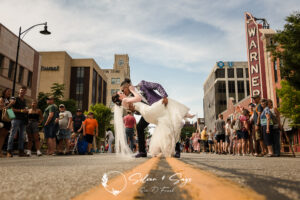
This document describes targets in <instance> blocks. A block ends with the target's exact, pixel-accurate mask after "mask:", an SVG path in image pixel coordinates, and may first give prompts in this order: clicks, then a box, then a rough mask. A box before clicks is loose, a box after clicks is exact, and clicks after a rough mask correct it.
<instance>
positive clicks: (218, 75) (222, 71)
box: [216, 69, 225, 78]
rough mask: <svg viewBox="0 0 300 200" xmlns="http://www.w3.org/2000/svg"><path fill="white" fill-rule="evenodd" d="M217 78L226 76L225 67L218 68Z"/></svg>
mask: <svg viewBox="0 0 300 200" xmlns="http://www.w3.org/2000/svg"><path fill="white" fill-rule="evenodd" d="M216 78H225V69H217V71H216Z"/></svg>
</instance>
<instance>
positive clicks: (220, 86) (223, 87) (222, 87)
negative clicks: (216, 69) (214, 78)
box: [217, 81, 226, 93]
mask: <svg viewBox="0 0 300 200" xmlns="http://www.w3.org/2000/svg"><path fill="white" fill-rule="evenodd" d="M217 89H218V93H226V84H225V81H220V82H218V84H217Z"/></svg>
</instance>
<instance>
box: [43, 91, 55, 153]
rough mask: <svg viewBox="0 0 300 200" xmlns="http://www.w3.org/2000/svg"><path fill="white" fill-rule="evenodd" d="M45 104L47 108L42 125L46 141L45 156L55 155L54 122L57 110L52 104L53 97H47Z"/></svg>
mask: <svg viewBox="0 0 300 200" xmlns="http://www.w3.org/2000/svg"><path fill="white" fill-rule="evenodd" d="M47 104H48V107H47V108H46V109H45V111H44V114H43V118H44V121H43V125H44V132H45V138H46V140H47V146H48V148H47V155H56V154H55V149H56V125H55V121H56V118H57V117H58V108H57V106H56V105H55V104H54V97H53V96H49V97H47Z"/></svg>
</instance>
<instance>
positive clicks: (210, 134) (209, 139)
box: [208, 130, 214, 153]
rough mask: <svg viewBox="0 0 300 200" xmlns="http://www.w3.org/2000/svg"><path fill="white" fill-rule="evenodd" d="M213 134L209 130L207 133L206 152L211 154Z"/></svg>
mask: <svg viewBox="0 0 300 200" xmlns="http://www.w3.org/2000/svg"><path fill="white" fill-rule="evenodd" d="M213 145H214V134H213V132H212V131H211V130H209V131H208V152H210V153H212V152H213Z"/></svg>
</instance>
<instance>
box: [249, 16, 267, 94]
mask: <svg viewBox="0 0 300 200" xmlns="http://www.w3.org/2000/svg"><path fill="white" fill-rule="evenodd" d="M245 21H246V40H247V53H248V69H249V78H250V90H251V94H252V95H261V96H262V97H264V98H266V96H265V95H266V94H267V92H264V91H266V84H264V83H265V81H266V80H265V76H264V74H265V64H264V50H263V44H262V41H261V39H260V37H261V33H260V32H259V29H261V28H262V25H261V24H257V22H256V20H255V19H254V17H253V16H252V15H251V14H250V13H247V12H246V13H245Z"/></svg>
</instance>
